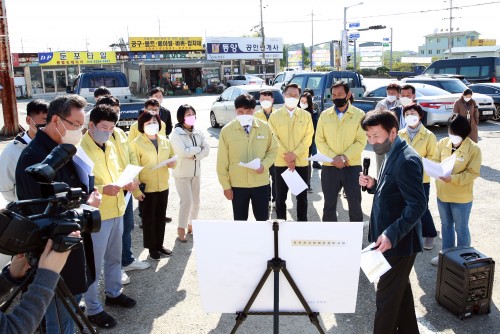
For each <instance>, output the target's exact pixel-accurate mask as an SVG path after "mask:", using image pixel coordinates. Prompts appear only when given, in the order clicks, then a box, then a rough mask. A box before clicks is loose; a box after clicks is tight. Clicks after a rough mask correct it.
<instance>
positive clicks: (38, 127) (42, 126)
mask: <svg viewBox="0 0 500 334" xmlns="http://www.w3.org/2000/svg"><path fill="white" fill-rule="evenodd" d="M35 126H36V129H37V130H40V129H41V128H44V127H46V126H47V124H35Z"/></svg>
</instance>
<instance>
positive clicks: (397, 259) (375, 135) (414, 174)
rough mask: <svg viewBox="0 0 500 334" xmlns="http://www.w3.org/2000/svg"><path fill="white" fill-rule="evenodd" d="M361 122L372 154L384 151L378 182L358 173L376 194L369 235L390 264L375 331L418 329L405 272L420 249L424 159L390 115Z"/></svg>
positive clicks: (374, 115) (382, 286)
mask: <svg viewBox="0 0 500 334" xmlns="http://www.w3.org/2000/svg"><path fill="white" fill-rule="evenodd" d="M361 126H362V127H363V129H364V130H365V131H366V135H367V137H368V142H369V143H370V144H371V145H372V146H373V150H374V151H375V153H377V154H381V155H385V159H384V161H383V163H382V166H381V169H380V173H379V177H378V180H376V179H374V178H372V177H370V176H365V175H363V174H362V173H360V177H359V184H360V185H361V186H365V187H367V189H368V191H369V193H371V194H374V195H375V196H374V198H373V206H372V212H371V215H370V228H369V232H368V239H369V241H370V242H375V247H377V251H380V252H381V253H383V254H384V256H385V258H386V259H387V261H388V262H389V264H390V265H391V267H392V268H391V269H390V270H389V271H388V272H387V273H385V274H384V275H382V276H381V277H380V281H379V282H378V284H377V297H376V305H377V311H376V313H375V324H374V330H373V332H374V333H376V334H385V333H405V334H413V333H419V331H418V326H417V319H416V316H415V306H414V303H413V294H412V291H411V285H410V280H409V276H410V272H411V269H412V267H413V263H414V261H415V257H416V254H417V253H418V252H421V251H422V233H421V230H422V226H421V223H420V217H422V215H423V214H424V212H425V210H426V205H425V204H426V199H425V193H424V187H423V184H422V178H423V167H422V162H421V160H420V157H419V156H418V154H417V153H416V152H415V150H413V148H411V147H410V146H409V145H408V144H407V143H406V141H404V140H402V139H401V138H400V137H398V130H397V129H398V123H397V119H396V117H395V116H394V114H393V113H391V112H389V111H378V110H377V111H371V112H369V113H367V114H366V115H365V117H364V118H363V120H362V121H361Z"/></svg>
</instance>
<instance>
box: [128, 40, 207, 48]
mask: <svg viewBox="0 0 500 334" xmlns="http://www.w3.org/2000/svg"><path fill="white" fill-rule="evenodd" d="M128 45H129V47H130V51H202V50H203V43H202V38H201V37H129V39H128Z"/></svg>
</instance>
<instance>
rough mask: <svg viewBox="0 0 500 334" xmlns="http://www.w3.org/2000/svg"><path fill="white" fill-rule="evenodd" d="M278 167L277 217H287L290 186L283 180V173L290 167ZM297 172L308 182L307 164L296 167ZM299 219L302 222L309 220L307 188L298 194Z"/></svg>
mask: <svg viewBox="0 0 500 334" xmlns="http://www.w3.org/2000/svg"><path fill="white" fill-rule="evenodd" d="M275 168H276V218H278V219H286V198H287V195H288V186H287V185H286V183H285V180H283V177H282V176H281V173H283V172H284V171H286V170H287V169H288V167H275ZM295 170H296V171H297V173H299V175H300V177H301V178H302V180H304V182H306V183H307V166H305V167H295ZM296 197H297V220H298V221H301V222H306V221H307V190H304V191H303V192H301V193H300V194H298V195H297V196H296Z"/></svg>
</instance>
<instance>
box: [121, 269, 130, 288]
mask: <svg viewBox="0 0 500 334" xmlns="http://www.w3.org/2000/svg"><path fill="white" fill-rule="evenodd" d="M129 283H130V277H128V275H127V274H126V273H125V270H123V269H122V285H127V284H129Z"/></svg>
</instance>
